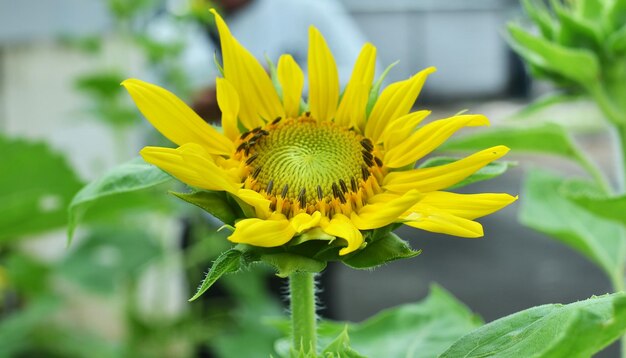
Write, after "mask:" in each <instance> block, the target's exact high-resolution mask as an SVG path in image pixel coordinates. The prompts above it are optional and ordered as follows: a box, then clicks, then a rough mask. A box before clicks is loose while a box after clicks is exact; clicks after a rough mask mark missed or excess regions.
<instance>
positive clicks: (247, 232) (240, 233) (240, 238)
mask: <svg viewBox="0 0 626 358" xmlns="http://www.w3.org/2000/svg"><path fill="white" fill-rule="evenodd" d="M295 233H296V231H295V230H294V229H293V227H292V226H291V224H290V223H289V220H287V218H285V216H284V215H282V214H274V215H272V217H271V218H269V219H267V220H263V219H257V218H252V219H244V220H241V221H239V222H237V223H236V224H235V232H233V234H232V235H230V236H229V237H228V240H230V241H232V242H236V243H241V244H249V245H253V246H261V247H275V246H280V245H284V244H286V243H287V242H289V240H291V239H292V238H293V236H294V235H295Z"/></svg>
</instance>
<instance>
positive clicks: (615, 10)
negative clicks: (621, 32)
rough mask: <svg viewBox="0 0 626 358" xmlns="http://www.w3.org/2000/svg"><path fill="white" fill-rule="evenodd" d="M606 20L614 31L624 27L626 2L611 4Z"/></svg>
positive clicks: (618, 1)
mask: <svg viewBox="0 0 626 358" xmlns="http://www.w3.org/2000/svg"><path fill="white" fill-rule="evenodd" d="M606 18H607V21H608V22H609V24H610V25H611V26H612V28H613V29H614V30H617V29H619V28H620V27H622V26H624V24H626V0H614V1H612V2H610V6H609V8H608V11H607V14H606Z"/></svg>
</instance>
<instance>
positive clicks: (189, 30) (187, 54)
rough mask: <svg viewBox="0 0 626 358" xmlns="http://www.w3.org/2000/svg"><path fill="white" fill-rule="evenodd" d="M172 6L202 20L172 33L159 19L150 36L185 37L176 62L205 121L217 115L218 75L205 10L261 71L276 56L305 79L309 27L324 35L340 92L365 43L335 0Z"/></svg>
mask: <svg viewBox="0 0 626 358" xmlns="http://www.w3.org/2000/svg"><path fill="white" fill-rule="evenodd" d="M181 1H182V2H181ZM176 4H178V5H179V6H180V5H183V6H187V9H191V11H192V12H195V13H196V15H198V17H199V18H202V19H207V20H208V21H205V22H203V21H200V20H199V21H196V22H193V23H189V22H187V24H185V28H184V29H180V28H179V29H178V31H173V29H172V25H174V24H173V23H172V22H171V17H170V19H167V18H163V19H159V20H157V21H155V23H154V26H153V27H152V29H151V33H152V34H153V35H154V36H155V37H156V38H162V39H163V38H167V37H171V36H176V35H175V34H176V33H178V34H181V33H182V34H183V36H184V37H185V38H184V40H183V41H184V43H185V49H184V50H183V53H182V56H181V60H182V65H183V68H184V71H185V72H186V75H187V77H188V79H189V86H190V88H191V91H192V96H191V102H192V107H193V108H194V109H195V110H196V112H197V113H198V114H199V115H200V116H201V117H202V118H204V119H205V120H208V121H213V120H216V119H217V118H219V116H220V112H219V108H218V106H217V100H216V93H215V78H216V77H219V76H221V75H220V73H219V71H218V69H217V66H216V65H215V58H217V59H218V60H219V61H220V62H221V54H220V53H219V52H220V46H219V36H218V33H217V28H216V27H215V24H214V23H213V22H212V21H211V20H212V17H205V16H203V14H204V15H208V14H209V12H208V10H209V8H211V7H216V8H217V9H218V11H220V12H221V14H222V15H223V16H224V17H225V18H226V19H227V21H228V24H229V27H230V29H231V31H232V33H233V35H234V36H236V37H237V38H238V39H239V41H240V42H241V44H242V45H243V46H245V47H246V48H247V49H248V50H249V51H250V52H251V53H252V55H254V56H255V57H256V58H257V59H258V60H259V62H260V63H261V64H263V65H265V67H266V68H267V61H266V58H268V59H270V60H271V61H272V62H274V63H277V61H278V58H279V57H280V55H282V54H283V53H290V54H291V55H292V56H293V57H294V59H295V60H296V62H298V64H299V65H300V67H301V68H302V70H303V71H304V73H305V79H306V72H307V61H306V59H307V48H308V28H309V26H310V25H314V26H316V27H317V28H318V29H319V30H320V31H321V32H322V33H323V34H324V36H325V38H326V41H327V42H328V46H329V48H330V50H331V51H332V52H333V54H334V56H335V61H336V62H337V67H338V69H339V80H340V84H341V86H342V87H344V86H345V85H346V84H347V82H348V80H349V78H350V74H351V72H352V64H353V63H354V61H355V60H356V58H357V56H358V54H359V51H360V49H361V46H362V44H363V43H365V42H366V41H365V38H364V36H363V34H362V33H361V31H360V30H359V29H358V26H357V25H356V23H355V22H354V21H353V20H352V18H351V17H350V15H349V14H348V13H347V11H346V10H345V9H344V8H343V6H342V5H341V3H340V2H339V1H338V0H217V1H208V0H175V3H174V4H170V6H172V5H173V6H174V7H175V6H176ZM305 88H307V86H306V85H305ZM305 95H306V94H305Z"/></svg>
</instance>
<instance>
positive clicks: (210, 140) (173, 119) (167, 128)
mask: <svg viewBox="0 0 626 358" xmlns="http://www.w3.org/2000/svg"><path fill="white" fill-rule="evenodd" d="M122 86H124V87H125V88H126V89H127V90H128V93H129V94H130V96H131V97H132V98H133V101H135V104H136V105H137V107H138V108H139V110H140V111H141V113H142V114H143V115H144V116H145V117H146V119H147V120H148V121H150V123H152V125H153V126H154V127H155V128H156V129H157V130H158V131H159V132H161V134H163V135H164V136H165V137H167V138H168V139H169V140H171V141H172V142H174V143H176V144H178V145H183V144H186V143H198V144H201V145H202V146H204V147H205V148H206V150H207V151H209V153H211V154H219V155H231V154H232V152H233V150H234V146H233V143H232V142H231V141H230V140H229V139H228V138H226V137H224V136H223V135H222V134H220V133H219V132H218V131H217V130H215V128H213V127H211V126H210V125H209V124H208V123H206V122H205V121H204V120H203V119H202V118H200V116H198V115H197V114H196V112H194V111H193V110H192V109H191V108H189V106H187V105H186V104H185V103H184V102H183V101H181V100H180V99H179V98H178V97H176V96H175V95H174V94H173V93H171V92H169V91H167V90H165V89H163V88H161V87H159V86H156V85H153V84H151V83H147V82H143V81H140V80H137V79H128V80H126V81H124V82H122Z"/></svg>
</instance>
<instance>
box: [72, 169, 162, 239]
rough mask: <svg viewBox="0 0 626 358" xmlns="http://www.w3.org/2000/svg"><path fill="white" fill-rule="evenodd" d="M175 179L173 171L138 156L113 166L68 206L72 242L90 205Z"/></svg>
mask: <svg viewBox="0 0 626 358" xmlns="http://www.w3.org/2000/svg"><path fill="white" fill-rule="evenodd" d="M172 180H173V179H172V177H171V176H170V175H169V174H167V173H165V172H164V171H162V170H161V169H159V168H157V167H155V166H153V165H151V164H148V163H146V162H144V161H143V159H141V158H135V159H133V160H131V161H128V162H126V163H124V164H121V165H119V166H117V167H115V168H113V169H111V170H110V171H108V172H107V173H106V174H105V175H104V176H102V177H100V178H99V179H97V180H94V181H92V182H91V183H89V184H87V185H86V186H85V187H83V188H82V189H81V190H80V191H79V192H78V193H77V194H76V195H75V196H74V198H73V199H72V202H71V203H70V205H69V207H68V215H69V217H68V225H67V237H68V244H69V243H70V242H71V240H72V236H73V234H74V230H75V229H76V226H77V225H78V223H79V222H80V220H81V219H82V217H83V216H84V215H85V213H86V211H87V210H88V209H89V207H90V206H92V205H94V204H96V203H98V202H99V201H101V200H103V199H107V198H109V197H112V196H115V195H118V194H125V195H126V194H128V193H131V192H137V191H140V190H144V189H148V188H151V187H155V186H158V185H161V184H165V183H167V182H169V181H172ZM155 201H156V200H155Z"/></svg>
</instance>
